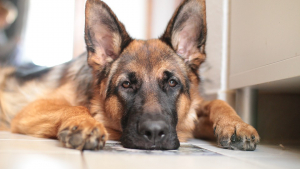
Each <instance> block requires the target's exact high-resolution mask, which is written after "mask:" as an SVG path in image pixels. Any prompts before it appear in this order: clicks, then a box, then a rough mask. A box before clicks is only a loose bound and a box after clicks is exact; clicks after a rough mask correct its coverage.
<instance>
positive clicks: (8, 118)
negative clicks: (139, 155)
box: [0, 0, 259, 150]
mask: <svg viewBox="0 0 300 169" xmlns="http://www.w3.org/2000/svg"><path fill="white" fill-rule="evenodd" d="M186 2H191V3H188V5H187V6H186V7H185V8H184V10H186V9H189V8H192V7H193V6H198V7H199V9H196V11H194V12H196V15H195V16H192V19H195V17H196V16H199V17H202V20H200V18H196V20H197V22H198V23H199V22H200V23H201V25H202V28H201V29H200V30H201V32H202V33H203V36H204V38H203V40H202V41H201V42H200V44H197V43H195V38H194V39H193V37H192V36H190V35H189V36H188V37H186V38H187V39H184V40H183V42H186V41H190V42H191V43H182V38H183V35H185V34H186V32H188V31H195V30H198V29H199V28H198V27H199V25H193V24H194V23H192V22H191V21H192V20H189V21H188V22H187V23H186V24H189V25H188V26H187V27H183V29H175V30H172V29H173V28H172V25H173V24H172V23H173V22H175V20H174V19H176V18H175V16H176V15H175V14H176V13H177V12H178V10H179V9H178V10H177V11H176V13H175V14H174V15H173V17H172V19H171V21H170V23H169V25H168V27H167V30H166V32H165V34H164V35H163V37H162V38H161V39H153V40H148V41H142V40H132V39H131V38H130V37H129V35H127V34H126V33H124V32H123V34H122V36H121V35H120V34H118V32H117V31H115V30H113V28H111V29H108V28H107V27H103V28H102V29H101V30H95V29H93V28H91V27H89V25H90V24H91V23H94V24H96V25H99V26H102V24H100V23H99V22H98V20H97V17H96V16H93V15H92V14H94V13H95V11H93V10H96V9H94V8H96V7H95V6H94V5H99V4H102V6H101V7H97V9H98V8H101V9H98V10H103V9H102V8H104V7H105V5H104V4H103V3H102V2H100V1H99V0H88V1H87V6H86V7H87V10H86V15H87V16H86V41H87V46H88V50H89V51H88V61H87V62H88V64H89V65H90V66H91V67H92V69H91V70H90V69H89V68H88V67H87V62H86V58H85V57H81V58H80V59H78V60H75V61H74V62H71V63H70V65H62V66H58V67H56V68H54V69H51V71H50V72H49V73H47V74H45V76H44V77H42V79H32V80H28V81H26V82H24V84H19V83H18V80H17V78H16V77H14V76H13V74H14V69H11V68H9V69H1V70H0V108H1V109H0V130H3V129H8V128H9V123H10V122H11V131H12V132H14V133H22V134H27V135H32V136H35V137H45V138H58V139H60V140H61V142H63V144H64V145H65V146H66V147H69V148H77V149H84V148H87V147H88V144H87V143H95V144H97V145H93V146H91V147H93V148H92V149H99V148H100V147H101V146H102V144H104V143H105V141H106V140H107V139H111V140H119V139H120V137H121V135H122V127H121V119H122V114H123V113H124V109H125V108H124V107H123V104H122V103H121V101H120V100H119V98H118V97H117V96H114V95H113V96H111V97H108V98H107V93H108V90H109V87H110V86H109V85H113V86H117V84H119V82H122V80H124V77H125V75H124V72H122V71H121V70H125V69H128V70H131V71H134V72H136V76H137V77H139V78H141V79H143V82H144V84H143V85H144V86H143V87H145V88H146V89H147V90H146V92H145V95H147V96H148V97H147V99H146V100H145V104H144V105H143V106H144V107H145V108H147V109H148V110H151V112H159V111H160V109H161V108H160V107H159V101H158V99H157V93H155V92H153V91H154V90H155V88H153V85H151V83H153V82H156V81H157V79H162V78H163V76H164V74H163V73H164V71H166V70H168V71H171V72H173V73H174V74H175V75H176V77H177V78H179V79H180V81H182V82H184V81H185V80H188V81H189V88H188V90H189V91H188V92H182V93H181V94H180V95H179V96H178V101H177V102H176V104H177V105H176V108H177V116H178V123H177V127H176V131H177V135H178V138H179V140H180V141H186V140H188V139H190V138H193V137H194V136H195V137H197V138H213V137H214V134H213V129H214V128H215V130H216V131H215V133H216V136H217V138H219V139H223V138H227V141H228V143H230V142H231V141H230V138H231V136H232V135H234V134H236V135H238V136H240V137H243V138H244V140H247V139H249V138H253V140H254V142H251V144H250V148H249V144H244V145H243V147H242V148H243V149H245V150H247V149H251V150H253V147H254V146H255V145H256V143H257V142H258V141H259V136H258V133H257V132H256V130H255V129H254V128H253V127H252V126H250V125H248V124H246V123H244V122H243V121H242V120H241V119H240V118H239V116H238V115H237V114H236V112H235V111H234V110H233V109H232V108H231V107H230V106H229V105H228V104H227V103H225V102H223V101H220V100H215V101H212V102H204V101H203V99H202V98H201V97H200V93H199V83H200V80H199V77H198V73H197V72H198V68H199V66H200V64H201V63H202V62H203V61H204V59H205V57H206V55H205V39H206V19H205V1H204V0H193V1H184V2H183V3H182V4H184V3H186ZM94 3H96V4H94ZM107 10H108V11H106V12H111V11H110V9H108V8H107ZM90 15H91V16H90ZM105 16H106V17H110V15H108V14H107V13H105ZM112 16H113V17H115V16H114V14H112ZM116 22H117V23H116V24H119V26H120V29H121V30H122V31H124V30H125V27H124V26H123V25H122V24H121V23H120V22H119V21H118V20H116ZM90 30H91V31H92V33H94V34H93V35H87V31H90ZM93 31H97V32H96V33H98V34H96V33H95V32H93ZM110 31H112V32H113V33H111V32H110ZM182 31H183V32H182ZM196 34H197V33H196ZM171 35H172V36H171ZM89 36H94V37H96V38H97V39H96V40H99V41H100V42H98V43H100V46H95V45H94V44H93V43H92V42H91V41H90V39H89V38H90V37H89ZM105 38H111V39H110V40H109V41H108V44H106V43H103V42H105V40H106V39H105ZM124 38H125V40H127V41H128V42H129V41H130V43H128V44H127V45H128V46H126V48H125V49H124V51H123V52H122V55H128V56H131V57H132V58H131V59H132V61H131V62H130V63H128V64H126V65H122V63H121V61H120V59H117V58H116V57H117V56H118V55H119V54H120V50H121V48H120V45H121V43H122V40H123V41H124ZM168 38H169V40H171V42H172V45H173V49H174V50H173V49H172V46H168V45H167V44H166V43H165V42H164V41H167V40H168ZM170 38H172V39H170ZM191 38H192V39H191ZM101 45H102V46H101ZM103 45H104V46H103ZM105 45H108V46H105ZM181 45H187V48H185V49H184V51H182V49H181V48H182V46H181ZM199 46H200V47H199ZM89 48H94V49H93V50H94V51H91V49H89ZM107 50H108V51H107ZM110 50H111V51H110ZM149 53H150V54H151V57H150V56H149ZM165 56H166V57H165ZM180 56H181V57H180ZM107 65H109V66H107ZM105 66H107V67H105ZM120 67H121V68H122V69H120ZM105 68H107V69H108V70H106V69H105ZM103 69H104V71H102V73H103V72H104V74H105V75H104V76H103V77H102V78H103V79H101V81H100V82H98V81H97V79H98V78H99V76H100V75H99V72H100V70H103ZM81 71H85V72H83V73H82V72H81ZM105 71H107V72H105ZM80 73H82V74H80ZM84 73H85V74H84ZM85 75H87V77H85ZM88 75H89V76H88ZM79 76H80V77H81V79H76V78H79ZM90 76H91V77H90ZM90 78H91V79H90ZM82 81H83V82H82ZM90 82H91V86H88V87H87V86H84V85H86V84H88V83H90ZM82 85H83V86H82ZM182 85H183V87H186V88H187V86H188V85H187V84H186V83H182ZM85 87H86V88H85ZM86 90H91V91H92V98H91V99H90V100H89V98H88V97H89V96H88V94H87V93H85V92H87V91H86ZM187 93H188V94H187ZM12 119H13V120H12ZM72 134H75V135H76V134H77V136H76V138H79V142H78V141H77V142H76V141H74V140H72V138H71V135H72ZM79 136H80V137H79ZM254 137H255V138H254ZM228 139H229V140H228ZM72 141H73V142H72ZM220 141H222V140H220ZM219 143H220V142H219ZM254 144H255V145H254ZM74 145H76V146H74ZM221 146H223V145H221ZM87 149H89V148H87ZM254 149H255V147H254Z"/></svg>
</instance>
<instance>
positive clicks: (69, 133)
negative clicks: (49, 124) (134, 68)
mask: <svg viewBox="0 0 300 169" xmlns="http://www.w3.org/2000/svg"><path fill="white" fill-rule="evenodd" d="M57 137H58V139H59V140H60V142H62V143H63V145H64V146H65V147H68V148H74V149H78V150H99V149H102V148H103V147H104V145H105V142H106V140H107V132H106V130H105V128H104V127H103V125H102V124H100V123H98V122H95V121H93V120H91V121H82V122H80V123H78V122H76V121H74V122H71V123H69V124H68V125H67V127H64V128H63V129H62V130H60V131H59V132H58V135H57Z"/></svg>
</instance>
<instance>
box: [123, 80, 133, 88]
mask: <svg viewBox="0 0 300 169" xmlns="http://www.w3.org/2000/svg"><path fill="white" fill-rule="evenodd" d="M122 86H123V87H124V88H129V87H130V86H131V83H130V82H128V81H125V82H123V83H122Z"/></svg>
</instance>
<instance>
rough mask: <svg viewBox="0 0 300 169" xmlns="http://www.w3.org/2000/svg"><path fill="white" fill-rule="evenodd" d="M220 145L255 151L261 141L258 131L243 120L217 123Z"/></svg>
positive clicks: (227, 147)
mask: <svg viewBox="0 0 300 169" xmlns="http://www.w3.org/2000/svg"><path fill="white" fill-rule="evenodd" d="M214 132H215V135H216V137H217V142H218V146H220V147H222V148H226V149H238V150H246V151H253V150H255V149H256V145H257V143H258V142H259V135H258V133H257V131H256V130H255V129H254V128H253V127H252V126H250V125H248V124H247V123H244V122H242V121H232V122H230V123H227V122H226V123H222V122H219V123H217V124H215V127H214Z"/></svg>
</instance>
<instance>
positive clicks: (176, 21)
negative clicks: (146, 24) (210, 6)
mask: <svg viewBox="0 0 300 169" xmlns="http://www.w3.org/2000/svg"><path fill="white" fill-rule="evenodd" d="M160 39H161V40H162V41H164V42H165V43H167V44H168V45H169V46H171V47H172V48H173V49H174V50H175V51H176V53H177V54H178V55H180V56H181V57H182V58H183V59H185V61H186V62H187V63H188V64H189V66H190V67H191V68H192V69H193V70H198V68H199V66H200V64H201V63H202V62H203V61H204V60H205V41H206V10H205V0H185V1H183V2H182V3H181V5H180V6H179V7H178V8H177V10H176V11H175V13H174V15H173V17H172V19H171V20H170V22H169V24H168V26H167V29H166V31H165V33H164V34H163V36H162V37H161V38H160Z"/></svg>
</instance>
